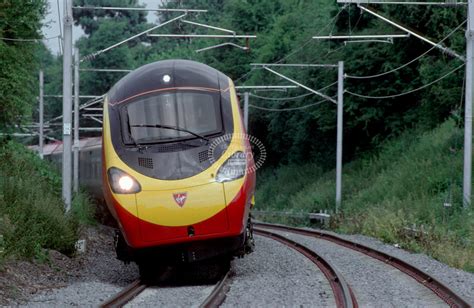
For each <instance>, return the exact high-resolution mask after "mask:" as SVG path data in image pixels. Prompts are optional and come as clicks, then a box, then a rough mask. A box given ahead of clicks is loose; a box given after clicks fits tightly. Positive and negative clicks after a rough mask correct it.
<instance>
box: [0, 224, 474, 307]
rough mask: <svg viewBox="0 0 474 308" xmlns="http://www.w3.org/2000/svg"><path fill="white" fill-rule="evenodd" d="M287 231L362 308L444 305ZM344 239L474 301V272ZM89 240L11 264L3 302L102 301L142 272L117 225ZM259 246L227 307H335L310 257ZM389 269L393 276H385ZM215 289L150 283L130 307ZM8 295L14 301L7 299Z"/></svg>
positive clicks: (346, 253) (351, 255) (379, 267)
mask: <svg viewBox="0 0 474 308" xmlns="http://www.w3.org/2000/svg"><path fill="white" fill-rule="evenodd" d="M339 236H341V235H339ZM289 237H291V238H293V239H295V240H297V241H298V242H301V243H302V244H304V245H306V246H307V247H308V248H310V249H314V250H315V251H316V252H318V253H320V254H321V255H322V256H323V257H326V258H327V259H328V260H329V261H330V262H331V263H332V264H333V265H335V266H336V267H337V269H338V270H339V271H340V272H341V273H342V275H344V277H345V278H346V280H347V282H348V283H349V284H350V285H351V286H352V288H353V291H354V292H355V294H356V296H357V298H358V301H359V305H360V307H380V306H386V307H395V306H397V307H398V306H402V307H426V306H430V307H436V306H444V303H442V302H440V301H439V300H438V299H437V298H436V297H434V296H433V294H432V293H431V291H429V290H427V289H425V288H424V287H423V286H420V285H419V284H418V283H416V282H415V281H414V280H412V279H411V278H409V277H407V276H406V275H405V274H403V273H401V272H399V271H398V270H395V269H394V268H392V267H391V266H387V265H386V264H384V263H381V262H379V261H374V260H373V259H371V258H370V257H367V256H365V255H363V254H360V253H358V252H354V251H351V250H348V249H347V248H343V247H340V246H337V245H335V244H331V243H329V242H327V241H324V240H317V239H314V238H309V237H305V236H300V235H291V236H289ZM342 237H344V238H346V239H349V240H352V241H355V242H358V243H361V244H363V245H366V246H370V247H373V248H375V249H378V250H381V251H384V252H387V253H389V254H392V255H394V256H397V257H398V258H400V259H402V260H405V261H407V262H409V263H411V264H413V265H415V266H417V267H419V268H421V269H423V270H424V271H425V272H427V273H429V274H430V275H432V276H434V277H435V278H437V279H439V280H441V281H443V282H444V283H445V284H447V285H448V286H450V287H452V288H453V289H454V290H456V291H457V292H459V294H461V295H463V296H464V297H466V299H467V300H468V301H470V302H472V303H474V274H471V273H467V272H463V271H461V270H457V269H453V268H450V267H449V266H447V265H445V264H442V263H440V262H438V261H436V260H433V259H431V258H429V257H427V256H425V255H422V254H413V253H410V252H407V251H404V250H402V249H399V248H395V247H393V246H391V245H386V244H383V243H381V242H380V241H378V240H375V239H373V238H369V237H365V236H360V235H345V236H344V235H342ZM83 238H84V239H86V242H87V244H86V245H87V250H86V254H84V255H82V256H78V257H76V258H72V259H71V258H68V257H65V256H63V255H61V254H59V253H58V252H54V251H50V252H49V255H50V259H51V263H52V264H51V266H48V265H47V264H34V263H28V262H17V263H12V264H7V266H6V270H5V271H4V272H3V273H2V275H0V287H1V288H0V306H1V305H2V304H4V305H15V306H29V307H31V306H32V307H51V306H61V307H70V306H86V307H96V306H98V305H99V304H100V303H102V302H103V301H104V300H106V299H107V298H109V297H110V296H112V295H114V294H116V293H117V292H118V291H120V290H121V289H122V288H123V287H125V286H126V285H128V284H129V283H131V282H132V281H134V280H135V279H136V278H137V277H138V269H137V267H136V266H135V265H134V264H130V265H124V264H123V263H122V262H121V261H118V260H117V259H116V258H115V252H114V249H113V240H112V239H113V230H112V229H111V228H107V227H102V226H100V227H95V228H90V229H88V230H86V231H85V232H84V233H83ZM256 244H257V246H256V251H255V252H254V253H252V254H250V255H248V256H246V257H245V258H243V259H237V260H234V261H233V262H232V272H233V275H232V278H231V279H232V282H231V285H230V291H229V293H228V294H227V298H226V301H225V302H224V304H223V306H224V307H234V306H246V307H268V306H279V307H280V306H291V307H293V306H311V307H315V306H317V307H333V306H334V305H335V302H334V297H333V293H332V290H331V288H330V286H329V283H328V282H327V280H326V278H325V277H324V275H323V274H322V273H321V272H320V271H319V269H318V268H317V267H316V266H315V265H314V264H313V263H312V262H311V261H309V260H308V259H307V258H306V257H304V256H302V255H301V254H300V253H298V252H296V251H294V250H292V249H290V248H289V247H286V246H284V245H283V244H281V243H278V242H276V241H273V240H271V239H267V238H262V237H257V238H256ZM387 273H388V275H389V279H386V278H384V275H385V274H387ZM7 287H8V289H7ZM213 287H214V285H212V284H211V283H209V282H208V283H199V284H192V283H191V284H189V283H185V284H182V285H168V286H167V285H161V286H159V287H152V288H149V289H147V290H145V291H144V292H143V293H142V294H140V295H139V296H138V297H137V298H136V299H135V300H134V301H133V302H131V303H130V305H129V306H130V307H136V306H166V307H177V306H180V307H182V306H186V307H187V306H199V304H200V303H202V301H203V300H204V299H205V298H206V297H207V296H208V295H209V294H210V292H211V291H212V289H213ZM9 289H11V290H10V291H9ZM5 291H6V293H5ZM13 293H17V294H19V295H18V296H17V297H16V298H17V299H15V300H13V301H12V300H11V297H10V295H9V294H13ZM2 294H6V297H5V296H3V297H2ZM2 298H3V299H5V298H6V299H7V300H9V301H7V302H5V301H4V302H2Z"/></svg>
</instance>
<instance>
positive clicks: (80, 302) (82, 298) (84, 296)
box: [19, 281, 122, 307]
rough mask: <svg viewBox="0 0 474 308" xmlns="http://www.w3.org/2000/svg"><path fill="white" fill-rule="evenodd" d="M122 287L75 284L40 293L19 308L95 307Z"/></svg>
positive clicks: (91, 283) (84, 283) (93, 283)
mask: <svg viewBox="0 0 474 308" xmlns="http://www.w3.org/2000/svg"><path fill="white" fill-rule="evenodd" d="M121 289H122V287H120V286H116V285H112V284H110V283H102V282H97V281H90V282H77V283H73V284H71V285H69V286H68V287H66V288H61V289H57V290H51V291H48V292H42V293H40V294H38V295H37V296H35V297H33V298H31V299H30V300H29V301H28V302H27V303H24V304H20V305H19V306H20V307H72V306H76V307H77V306H81V307H97V306H99V305H100V303H102V302H104V301H105V300H107V298H108V297H109V296H110V295H112V294H115V293H118V292H119V291H120V290H121Z"/></svg>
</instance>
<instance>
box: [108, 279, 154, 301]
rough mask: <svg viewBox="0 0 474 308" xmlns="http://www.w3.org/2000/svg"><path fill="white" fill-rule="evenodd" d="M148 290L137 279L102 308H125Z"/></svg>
mask: <svg viewBox="0 0 474 308" xmlns="http://www.w3.org/2000/svg"><path fill="white" fill-rule="evenodd" d="M146 288H147V285H146V284H144V283H142V281H141V280H140V279H137V280H135V281H134V282H132V283H131V284H129V285H128V286H126V287H125V288H124V289H123V290H122V291H120V292H119V293H117V294H116V295H114V296H113V297H111V298H110V299H108V300H107V301H106V302H104V303H102V305H101V307H107V308H112V307H123V306H125V305H126V304H127V303H128V302H130V301H131V300H132V299H134V298H135V297H136V296H137V295H138V294H140V293H141V292H143V290H145V289H146Z"/></svg>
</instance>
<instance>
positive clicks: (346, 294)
mask: <svg viewBox="0 0 474 308" xmlns="http://www.w3.org/2000/svg"><path fill="white" fill-rule="evenodd" d="M254 226H256V225H255V223H254ZM253 230H254V232H255V234H258V235H260V236H265V237H268V238H271V239H273V240H275V241H278V242H280V243H282V244H284V245H287V246H289V247H291V248H292V249H294V250H296V251H298V252H299V253H301V254H302V255H304V256H305V257H307V258H308V259H309V260H311V262H313V263H314V264H316V266H317V267H318V268H319V269H320V270H321V272H323V274H324V276H326V278H327V280H328V281H329V284H330V286H331V289H332V291H333V293H334V298H335V300H336V306H337V307H345V308H356V307H358V304H357V300H356V299H355V296H354V294H353V293H352V291H351V289H350V287H349V285H348V284H347V283H346V281H345V280H344V278H343V277H342V275H341V274H340V273H339V272H338V271H337V270H336V268H335V267H334V266H332V265H331V264H330V263H329V262H328V261H327V260H325V259H324V258H322V257H321V256H320V255H318V254H317V253H316V252H314V251H313V250H311V249H309V248H307V247H305V246H303V245H301V244H299V243H298V242H295V241H293V240H290V239H288V238H286V237H284V236H282V235H279V234H276V233H273V232H270V231H267V230H264V229H260V228H255V227H254V229H253Z"/></svg>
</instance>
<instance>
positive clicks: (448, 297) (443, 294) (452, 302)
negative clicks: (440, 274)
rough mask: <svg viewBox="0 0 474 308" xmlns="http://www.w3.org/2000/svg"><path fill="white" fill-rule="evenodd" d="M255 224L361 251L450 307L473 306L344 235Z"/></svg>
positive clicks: (416, 270) (426, 276)
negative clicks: (395, 270)
mask: <svg viewBox="0 0 474 308" xmlns="http://www.w3.org/2000/svg"><path fill="white" fill-rule="evenodd" d="M253 224H254V226H260V227H262V228H268V229H272V230H280V231H285V232H290V233H296V234H300V235H305V236H310V237H314V238H318V239H322V240H326V241H330V242H332V243H334V244H337V245H340V246H343V247H346V248H349V249H352V250H355V251H358V252H361V253H363V254H365V255H367V256H369V257H372V258H374V259H377V260H379V261H382V262H384V263H386V264H389V265H391V266H393V267H395V268H396V269H398V270H400V271H401V272H403V273H405V274H407V275H408V276H410V277H412V278H413V279H415V280H416V281H418V282H419V283H421V284H422V285H424V286H425V287H427V288H428V289H430V290H431V291H433V293H435V294H436V295H437V296H438V297H439V298H441V299H442V300H443V301H444V302H445V303H446V304H448V305H449V306H450V307H471V305H470V304H469V302H468V301H467V300H466V299H464V298H463V297H462V296H461V295H459V294H457V293H456V292H455V291H453V290H452V289H450V288H449V287H448V286H446V285H445V284H443V283H442V282H440V281H439V280H437V279H435V278H433V277H432V276H430V275H429V274H427V273H425V272H424V271H422V270H421V269H419V268H417V267H415V266H413V265H411V264H409V263H407V262H405V261H403V260H401V259H398V258H397V257H394V256H392V255H389V254H388V253H385V252H382V251H379V250H376V249H373V248H370V247H368V246H365V245H362V244H359V243H355V242H352V241H349V240H346V239H344V238H342V237H339V236H337V235H334V234H330V233H327V232H323V231H317V230H307V229H301V228H295V227H288V226H283V225H275V224H269V223H256V222H254V223H253Z"/></svg>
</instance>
